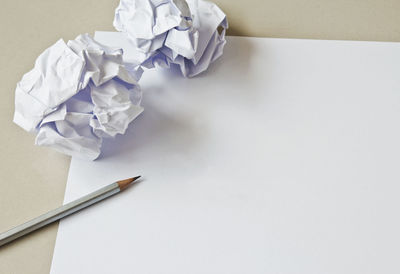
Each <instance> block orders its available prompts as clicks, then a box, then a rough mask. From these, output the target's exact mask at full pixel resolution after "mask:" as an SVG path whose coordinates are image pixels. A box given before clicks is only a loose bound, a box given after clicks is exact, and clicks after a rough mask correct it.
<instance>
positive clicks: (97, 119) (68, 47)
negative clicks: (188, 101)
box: [14, 34, 143, 160]
mask: <svg viewBox="0 0 400 274" xmlns="http://www.w3.org/2000/svg"><path fill="white" fill-rule="evenodd" d="M140 76H141V71H139V70H136V71H134V70H128V69H127V68H126V67H125V66H124V65H123V62H122V50H121V49H115V48H109V47H106V46H103V45H101V44H99V43H97V42H96V41H94V40H93V39H92V38H91V37H90V36H89V35H88V34H85V35H80V36H78V37H77V38H76V39H75V40H70V41H68V43H67V44H66V43H65V42H64V41H63V40H62V39H61V40H59V41H57V42H56V43H55V44H54V45H52V46H51V47H49V48H48V49H46V50H45V51H44V52H43V53H42V54H41V55H40V56H39V57H38V58H37V60H36V62H35V67H34V68H33V69H32V70H31V71H29V72H28V73H26V74H25V75H24V76H23V77H22V80H21V81H20V82H19V83H18V84H17V88H16V91H15V92H16V95H15V114H14V122H15V123H16V124H18V125H19V126H21V127H22V128H23V129H25V130H27V131H30V132H36V133H37V136H36V144H37V145H40V146H49V147H53V148H55V149H57V150H58V151H60V152H62V153H65V154H68V155H73V156H78V157H81V158H87V159H91V160H94V159H96V158H97V157H98V156H99V154H100V149H101V144H102V138H103V137H107V136H111V137H113V136H115V135H116V134H117V133H120V134H123V133H124V132H125V130H126V129H127V127H128V124H129V123H130V122H131V121H132V120H133V119H135V118H136V117H137V116H138V115H139V114H140V113H141V112H142V111H143V109H142V107H140V100H141V97H142V94H141V91H140V88H139V85H138V83H137V81H138V80H139V78H140Z"/></svg>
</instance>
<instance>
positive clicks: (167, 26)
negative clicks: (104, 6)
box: [114, 0, 228, 77]
mask: <svg viewBox="0 0 400 274" xmlns="http://www.w3.org/2000/svg"><path fill="white" fill-rule="evenodd" d="M114 27H115V28H116V29H117V30H118V31H121V32H123V33H125V34H126V35H127V37H128V38H129V40H130V41H131V42H132V44H133V45H134V46H135V47H137V49H138V51H140V52H141V53H143V56H144V57H143V60H142V65H143V66H144V67H147V68H152V67H154V66H155V64H157V65H159V66H161V67H167V68H169V67H170V66H171V65H172V64H176V65H178V66H179V67H180V70H181V72H182V74H183V75H184V76H185V77H192V76H195V75H197V74H199V73H201V72H203V71H205V70H206V69H207V68H208V66H209V65H210V63H212V62H214V61H215V60H216V59H217V58H218V57H220V56H221V55H222V51H223V47H224V45H225V43H226V40H225V31H226V29H227V28H228V21H227V19H226V15H225V14H224V12H223V11H222V10H221V9H220V8H219V7H218V6H217V5H215V4H214V3H211V2H208V1H204V0H188V1H185V0H121V1H120V4H119V6H118V7H117V9H116V10H115V17H114Z"/></svg>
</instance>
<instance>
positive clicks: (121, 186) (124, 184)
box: [117, 176, 141, 190]
mask: <svg viewBox="0 0 400 274" xmlns="http://www.w3.org/2000/svg"><path fill="white" fill-rule="evenodd" d="M140 177H141V176H136V177H132V178H129V179H125V180H121V181H118V182H117V184H118V186H119V189H120V190H124V189H125V188H127V187H128V186H129V185H130V184H131V183H133V182H134V181H136V180H137V179H139V178H140Z"/></svg>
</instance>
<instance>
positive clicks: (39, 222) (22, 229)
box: [0, 183, 121, 246]
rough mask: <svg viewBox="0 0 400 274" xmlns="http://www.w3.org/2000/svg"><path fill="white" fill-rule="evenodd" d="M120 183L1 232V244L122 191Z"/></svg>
mask: <svg viewBox="0 0 400 274" xmlns="http://www.w3.org/2000/svg"><path fill="white" fill-rule="evenodd" d="M120 191H121V190H120V187H119V184H118V183H113V184H110V185H108V186H105V187H103V188H101V189H99V190H97V191H95V192H92V193H90V194H88V195H86V196H83V197H82V198H79V199H77V200H75V201H72V202H70V203H68V204H65V205H63V206H61V207H59V208H56V209H54V210H52V211H49V212H47V213H45V214H43V215H41V216H39V217H36V218H34V219H32V220H30V221H28V222H26V223H23V224H21V225H19V226H16V227H14V228H12V229H10V230H8V231H6V232H4V233H1V234H0V246H2V245H5V244H7V243H9V242H11V241H14V240H15V239H18V238H19V237H22V236H24V235H26V234H28V233H30V232H32V231H35V230H37V229H39V228H41V227H44V226H46V225H48V224H51V223H53V222H55V221H57V220H60V219H61V218H64V217H66V216H68V215H70V214H72V213H75V212H77V211H79V210H81V209H83V208H85V207H88V206H90V205H92V204H95V203H97V202H99V201H101V200H103V199H105V198H108V197H110V196H112V195H114V194H116V193H118V192H120Z"/></svg>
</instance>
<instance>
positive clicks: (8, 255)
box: [0, 0, 400, 274]
mask: <svg viewBox="0 0 400 274" xmlns="http://www.w3.org/2000/svg"><path fill="white" fill-rule="evenodd" d="M216 2H217V3H218V4H219V5H220V7H221V8H222V9H223V10H224V11H225V12H226V13H227V15H228V19H229V23H230V27H231V28H230V30H229V34H231V35H246V36H264V37H288V38H316V39H339V40H343V39H344V40H375V41H400V1H398V0H385V1H382V0H335V1H332V0H291V1H290V0H264V1H262V0H247V1H240V0H218V1H216ZM117 4H118V0H85V1H81V0H41V1H29V0H24V1H22V0H1V8H0V31H1V32H0V34H1V35H0V39H1V40H0V41H1V43H0V56H1V64H0V77H1V78H0V80H1V85H0V92H1V97H0V124H1V133H0V231H3V230H6V229H8V228H10V227H12V226H14V225H17V224H19V223H21V222H24V221H26V220H28V219H30V218H32V217H35V216H37V215H39V214H41V213H44V212H46V211H47V210H50V209H52V208H54V207H57V206H59V205H61V204H62V201H63V196H64V189H65V182H66V178H67V174H68V167H69V162H70V158H69V157H67V156H64V155H61V154H59V153H57V152H54V151H52V150H50V149H47V148H41V147H36V146H34V144H33V143H34V136H32V135H30V134H28V133H26V132H24V131H23V130H22V129H20V128H18V127H17V126H16V125H14V124H13V123H12V116H13V112H14V89H15V84H16V83H17V82H18V81H19V80H20V79H21V77H22V75H23V74H24V73H25V72H27V71H28V70H30V69H31V68H32V67H33V64H34V61H35V59H36V57H37V56H38V55H39V54H40V53H41V52H42V51H43V50H44V49H46V48H47V47H48V46H50V45H51V44H53V43H54V42H55V41H56V40H58V39H59V38H64V39H65V40H67V39H73V38H74V37H75V36H77V35H78V34H80V33H85V32H89V33H93V32H94V31H95V30H113V27H112V19H113V13H114V9H115V7H116V6H117ZM56 234H57V224H55V225H51V226H49V227H47V228H45V229H42V230H41V231H38V232H35V233H33V234H31V235H29V236H27V237H25V238H23V239H21V240H19V241H16V242H14V243H12V244H9V245H7V246H5V247H3V248H0V274H3V273H4V274H8V273H10V274H14V273H17V274H19V273H24V274H25V273H48V272H49V269H50V265H51V259H52V253H53V248H54V242H55V237H56Z"/></svg>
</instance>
